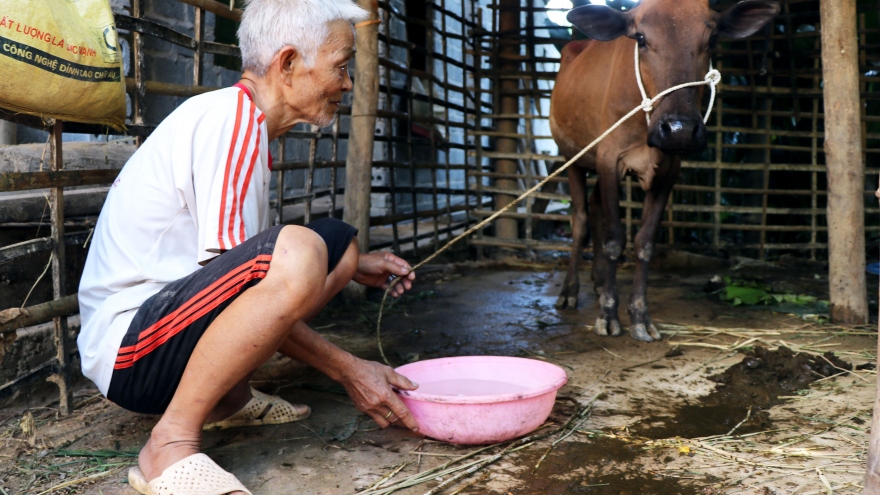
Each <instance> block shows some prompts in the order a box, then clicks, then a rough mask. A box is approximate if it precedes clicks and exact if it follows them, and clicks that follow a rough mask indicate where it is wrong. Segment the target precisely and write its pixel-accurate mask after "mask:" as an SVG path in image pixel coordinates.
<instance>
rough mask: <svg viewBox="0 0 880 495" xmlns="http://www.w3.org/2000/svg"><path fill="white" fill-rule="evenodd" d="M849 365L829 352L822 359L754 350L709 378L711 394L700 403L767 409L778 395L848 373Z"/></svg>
mask: <svg viewBox="0 0 880 495" xmlns="http://www.w3.org/2000/svg"><path fill="white" fill-rule="evenodd" d="M852 369H853V365H852V364H850V363H847V362H846V361H843V360H842V359H840V358H838V357H837V356H835V355H834V353H833V352H826V353H825V354H824V355H822V356H814V355H810V354H805V353H794V352H792V351H791V349H789V348H787V347H780V348H778V349H776V350H775V351H771V350H768V349H766V348H764V347H755V349H754V350H753V351H750V352H749V353H748V354H746V357H744V358H743V360H742V361H741V362H740V363H738V364H735V365H733V366H731V367H730V368H728V369H727V370H725V371H724V372H723V373H720V374H717V375H714V376H710V377H709V379H710V380H712V381H714V382H716V383H717V384H718V385H717V386H716V389H715V392H713V393H712V394H710V395H709V396H707V397H705V398H704V400H703V401H701V402H703V403H707V402H708V401H711V402H712V403H715V404H719V405H720V404H731V403H733V404H744V405H751V406H752V407H754V408H759V409H767V408H769V407H771V406H773V405H776V404H778V403H779V402H780V401H779V396H785V395H792V394H794V393H796V392H797V391H798V390H801V389H806V388H809V386H810V384H811V383H813V382H814V381H816V380H819V379H821V378H826V377H829V376H832V375H837V374H840V373H845V372H847V371H852Z"/></svg>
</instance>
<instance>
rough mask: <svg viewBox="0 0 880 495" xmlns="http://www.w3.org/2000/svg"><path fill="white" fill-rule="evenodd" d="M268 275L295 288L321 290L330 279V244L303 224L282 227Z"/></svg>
mask: <svg viewBox="0 0 880 495" xmlns="http://www.w3.org/2000/svg"><path fill="white" fill-rule="evenodd" d="M273 275H276V276H275V277H273ZM266 279H267V281H268V280H270V279H272V280H273V281H274V282H276V283H281V284H283V285H285V286H287V287H288V288H289V289H291V290H293V291H295V292H301V291H310V292H312V293H314V292H316V291H317V292H320V290H321V289H322V288H323V286H324V281H325V280H326V279H327V246H326V245H325V244H324V241H323V239H321V236H319V235H318V234H317V233H315V232H314V231H312V230H310V229H307V228H305V227H301V226H299V225H288V226H286V227H284V228H283V229H281V232H280V233H279V234H278V239H277V240H276V241H275V249H274V250H273V252H272V263H271V265H270V268H269V273H268V274H267V276H266Z"/></svg>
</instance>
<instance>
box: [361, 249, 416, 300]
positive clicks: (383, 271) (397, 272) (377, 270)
mask: <svg viewBox="0 0 880 495" xmlns="http://www.w3.org/2000/svg"><path fill="white" fill-rule="evenodd" d="M392 275H393V276H394V277H403V279H402V280H401V281H400V282H397V283H396V284H394V288H393V289H391V295H392V296H394V297H399V296H400V295H401V294H403V293H404V292H406V291H408V290H409V289H412V281H413V280H415V279H416V274H415V272H412V273H411V272H410V267H409V264H408V263H407V262H406V261H404V260H402V259H401V258H399V257H397V256H395V255H393V254H391V253H367V254H361V255H360V257H359V258H358V267H357V272H355V274H354V277H353V280H354V281H355V282H357V283H359V284H362V285H366V286H368V287H377V288H380V289H387V288H388V285H389V284H390V282H391V276H392Z"/></svg>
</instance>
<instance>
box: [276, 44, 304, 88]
mask: <svg viewBox="0 0 880 495" xmlns="http://www.w3.org/2000/svg"><path fill="white" fill-rule="evenodd" d="M301 61H302V57H300V55H299V52H298V51H297V50H296V48H294V47H292V46H285V47H284V48H282V49H280V50H278V53H276V54H275V57H274V58H273V59H272V65H276V64H277V66H278V71H279V72H280V73H281V75H282V76H283V77H284V79H285V80H287V79H289V78H290V77H291V76H293V73H294V72H295V71H296V67H297V65H299V63H300V62H301Z"/></svg>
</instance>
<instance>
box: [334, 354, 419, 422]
mask: <svg viewBox="0 0 880 495" xmlns="http://www.w3.org/2000/svg"><path fill="white" fill-rule="evenodd" d="M339 383H341V384H342V386H343V387H345V390H346V391H347V392H348V395H349V397H351V400H352V401H353V402H354V406H355V407H356V408H357V409H358V410H359V411H361V412H363V413H366V414H368V415H369V416H370V417H371V418H373V421H375V422H376V424H378V425H379V427H380V428H386V427H388V426H389V425H391V424H392V423H396V422H398V421H400V422H401V423H402V424H403V425H405V426H406V427H407V428H409V429H410V430H412V431H416V432H417V431H419V425H418V423H416V421H415V419H413V417H412V415H411V414H410V412H409V409H407V407H406V405H405V404H404V403H403V401H402V400H400V397H398V396H397V394H396V393H394V391H393V390H392V388H391V387H395V388H398V389H400V390H415V389H416V388H418V384H416V383H414V382H411V381H410V380H409V379H408V378H407V377H405V376H403V375H401V374H400V373H397V372H396V371H394V370H393V369H391V368H390V367H388V366H385V365H383V364H380V363H376V362H374V361H365V360H363V359H359V358H356V357H354V356H352V361H351V363H350V364H349V366H347V367H346V370H345V372H344V373H343V375H342V377H341V378H340V380H339ZM389 412H390V413H391V414H390V415H389Z"/></svg>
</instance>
